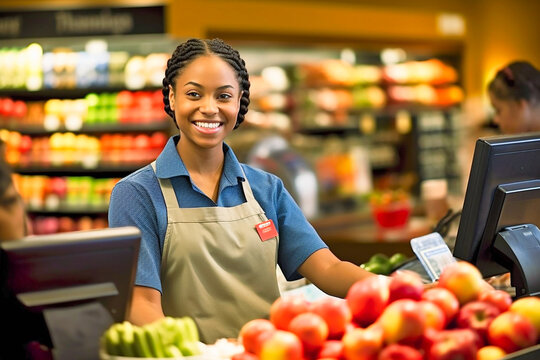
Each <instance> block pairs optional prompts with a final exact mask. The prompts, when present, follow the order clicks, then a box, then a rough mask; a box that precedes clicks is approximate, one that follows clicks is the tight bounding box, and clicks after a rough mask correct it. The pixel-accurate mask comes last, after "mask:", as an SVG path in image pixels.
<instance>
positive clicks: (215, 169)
mask: <svg viewBox="0 0 540 360" xmlns="http://www.w3.org/2000/svg"><path fill="white" fill-rule="evenodd" d="M176 149H177V151H178V154H179V155H180V157H181V158H182V161H183V162H184V166H185V167H186V169H187V171H188V173H189V176H190V178H191V181H192V182H193V183H194V184H195V185H197V187H198V188H199V189H200V190H201V191H202V192H203V193H204V194H205V195H206V196H208V197H209V198H210V199H212V200H213V201H214V202H217V198H218V192H219V182H220V179H221V173H222V171H223V164H224V161H225V155H224V153H223V146H217V147H213V148H208V149H204V148H200V147H199V148H195V147H193V146H189V144H186V143H184V142H182V141H178V144H177V145H176Z"/></svg>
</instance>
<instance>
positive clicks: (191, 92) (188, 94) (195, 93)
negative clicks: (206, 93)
mask: <svg viewBox="0 0 540 360" xmlns="http://www.w3.org/2000/svg"><path fill="white" fill-rule="evenodd" d="M186 95H187V96H189V97H200V95H199V93H198V92H196V91H189V92H188V93H186Z"/></svg>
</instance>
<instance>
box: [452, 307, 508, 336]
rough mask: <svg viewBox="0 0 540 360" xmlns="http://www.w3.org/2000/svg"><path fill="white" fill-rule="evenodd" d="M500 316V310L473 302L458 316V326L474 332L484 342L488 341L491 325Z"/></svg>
mask: <svg viewBox="0 0 540 360" xmlns="http://www.w3.org/2000/svg"><path fill="white" fill-rule="evenodd" d="M499 314H500V311H499V308H497V307H496V306H495V305H493V304H490V303H488V302H484V301H471V302H469V303H467V304H465V305H463V307H461V309H459V312H458V314H457V318H456V325H457V327H459V328H464V329H466V328H468V329H472V330H474V331H475V332H476V333H477V334H478V336H479V337H480V339H482V341H484V342H486V341H487V330H488V328H489V325H490V324H491V322H492V321H493V319H495V318H496V317H497V316H498V315H499Z"/></svg>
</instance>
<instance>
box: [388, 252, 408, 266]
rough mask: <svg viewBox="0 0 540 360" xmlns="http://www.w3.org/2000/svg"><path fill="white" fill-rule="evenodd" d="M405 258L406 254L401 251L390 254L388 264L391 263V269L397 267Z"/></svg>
mask: <svg viewBox="0 0 540 360" xmlns="http://www.w3.org/2000/svg"><path fill="white" fill-rule="evenodd" d="M407 260H408V257H407V255H405V254H402V253H395V254H394V255H392V256H390V264H392V268H393V269H395V268H397V267H398V266H400V265H401V264H403V263H404V262H405V261H407Z"/></svg>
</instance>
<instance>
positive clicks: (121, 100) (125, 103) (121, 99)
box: [116, 90, 135, 108]
mask: <svg viewBox="0 0 540 360" xmlns="http://www.w3.org/2000/svg"><path fill="white" fill-rule="evenodd" d="M134 101H135V96H134V95H133V92H131V91H129V90H122V91H120V92H118V94H117V95H116V106H117V107H119V108H128V107H132V106H133V104H134Z"/></svg>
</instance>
